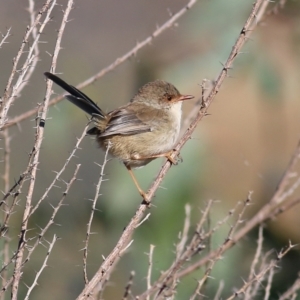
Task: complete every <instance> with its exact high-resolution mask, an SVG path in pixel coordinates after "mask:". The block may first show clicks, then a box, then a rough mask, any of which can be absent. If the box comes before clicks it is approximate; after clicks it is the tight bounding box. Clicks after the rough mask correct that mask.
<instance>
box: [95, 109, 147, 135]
mask: <svg viewBox="0 0 300 300" xmlns="http://www.w3.org/2000/svg"><path fill="white" fill-rule="evenodd" d="M109 116H110V120H109V122H108V124H107V126H106V128H105V131H103V132H102V133H101V134H100V136H103V137H104V136H110V135H116V134H119V135H134V134H139V133H144V132H150V131H152V129H153V128H151V126H150V125H149V123H148V122H147V121H149V120H148V118H147V117H146V118H145V116H144V115H143V113H141V110H140V109H139V108H138V107H135V109H134V110H133V109H131V107H130V106H128V105H126V106H124V107H122V108H119V109H116V110H114V111H112V112H110V113H109Z"/></svg>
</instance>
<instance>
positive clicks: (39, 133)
mask: <svg viewBox="0 0 300 300" xmlns="http://www.w3.org/2000/svg"><path fill="white" fill-rule="evenodd" d="M72 3H73V1H71V0H69V2H68V6H67V8H66V10H65V13H64V16H63V20H62V24H61V28H60V30H59V33H60V34H59V36H58V39H57V43H56V46H55V47H56V48H55V53H56V56H54V57H53V62H52V64H55V63H56V58H57V53H58V52H59V49H60V42H61V36H62V33H63V31H64V29H65V25H66V23H67V19H68V17H69V14H70V11H71V7H72ZM55 4H56V1H53V2H52V3H51V6H50V8H49V9H48V11H47V14H46V16H45V20H44V22H43V23H42V25H41V27H40V31H39V32H40V33H41V32H42V31H43V29H44V28H45V26H46V24H47V23H48V22H49V20H50V13H51V11H52V9H53V8H54V6H55ZM27 67H28V66H27ZM47 87H48V89H47V92H46V97H45V99H44V103H43V105H42V107H41V117H40V119H39V121H38V119H37V122H38V124H37V130H36V139H35V144H34V147H33V150H32V152H31V155H30V156H31V158H30V164H31V165H32V169H31V172H30V173H29V174H30V182H29V188H28V193H27V198H26V203H25V210H24V213H23V218H22V225H21V231H20V239H19V245H18V250H17V256H16V262H15V268H14V274H13V283H12V300H16V299H17V294H18V288H19V282H20V279H21V275H22V272H21V268H22V260H23V256H24V250H25V246H26V231H27V224H28V219H29V214H30V211H31V202H32V196H33V191H34V187H35V179H36V174H37V165H38V160H39V154H40V149H41V144H42V141H43V136H44V127H45V120H46V116H47V111H48V103H49V98H50V92H51V90H50V87H51V83H49V82H48V85H47Z"/></svg>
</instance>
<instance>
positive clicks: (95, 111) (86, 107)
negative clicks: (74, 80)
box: [44, 72, 105, 118]
mask: <svg viewBox="0 0 300 300" xmlns="http://www.w3.org/2000/svg"><path fill="white" fill-rule="evenodd" d="M44 75H45V76H46V77H47V78H48V79H50V80H52V81H53V82H55V83H56V84H57V85H59V86H60V87H61V88H63V89H64V90H66V91H67V92H68V93H70V95H66V96H65V97H66V99H68V100H69V101H70V102H72V103H73V104H75V105H76V106H78V107H79V108H80V109H82V110H83V111H85V112H86V113H88V114H90V115H92V116H95V117H96V118H99V117H102V118H104V117H105V113H104V112H103V110H102V109H101V108H100V107H99V106H98V105H97V104H96V103H95V102H94V101H93V100H92V99H90V98H89V97H88V96H87V95H85V94H84V93H82V92H81V91H79V90H78V89H77V88H76V87H74V86H72V85H69V84H68V83H66V82H65V81H63V80H62V79H60V78H59V77H57V76H56V75H54V74H52V73H50V72H45V73H44Z"/></svg>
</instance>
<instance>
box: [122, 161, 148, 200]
mask: <svg viewBox="0 0 300 300" xmlns="http://www.w3.org/2000/svg"><path fill="white" fill-rule="evenodd" d="M125 167H126V169H127V170H128V172H129V174H130V176H131V178H132V180H133V182H134V184H135V186H136V188H137V189H138V191H139V193H140V195H141V196H142V197H143V199H144V201H145V202H146V203H147V204H149V199H148V196H147V194H146V193H145V192H144V191H143V190H142V189H141V188H140V185H139V183H138V182H137V180H136V178H135V176H134V173H133V171H132V170H131V168H130V167H129V166H126V165H125Z"/></svg>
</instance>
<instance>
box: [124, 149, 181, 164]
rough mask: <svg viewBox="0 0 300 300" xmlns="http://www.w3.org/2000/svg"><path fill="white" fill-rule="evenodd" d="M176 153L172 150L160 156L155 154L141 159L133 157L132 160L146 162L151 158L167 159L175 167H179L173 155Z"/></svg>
mask: <svg viewBox="0 0 300 300" xmlns="http://www.w3.org/2000/svg"><path fill="white" fill-rule="evenodd" d="M173 153H174V150H170V151H168V152H164V153H160V154H153V155H149V156H140V157H131V158H130V159H132V160H144V159H149V158H158V157H165V158H166V159H167V160H169V161H170V162H171V163H172V164H173V165H177V161H176V159H175V158H173V157H172V156H171V155H172V154H173Z"/></svg>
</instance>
